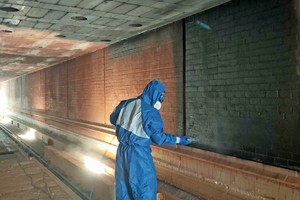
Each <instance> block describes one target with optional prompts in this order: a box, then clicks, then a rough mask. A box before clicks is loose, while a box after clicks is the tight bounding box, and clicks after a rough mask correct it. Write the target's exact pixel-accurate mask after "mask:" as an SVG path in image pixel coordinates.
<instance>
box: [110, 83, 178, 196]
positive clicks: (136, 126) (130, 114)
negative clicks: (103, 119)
mask: <svg viewBox="0 0 300 200" xmlns="http://www.w3.org/2000/svg"><path fill="white" fill-rule="evenodd" d="M164 91H165V86H164V85H163V84H162V83H161V82H159V81H151V82H150V83H149V84H148V85H147V86H146V88H145V89H144V91H143V94H142V95H141V96H139V97H137V98H135V99H129V100H126V101H122V102H121V103H120V104H119V105H118V106H117V107H116V108H115V110H114V111H113V113H112V114H111V115H110V121H111V123H112V124H113V125H114V126H115V127H116V136H117V138H118V140H119V142H120V144H119V147H118V150H117V155H116V164H115V182H116V199H117V200H127V199H130V200H132V199H134V200H156V193H157V180H156V171H155V166H154V163H153V158H152V156H151V151H152V150H151V147H150V144H151V143H152V142H154V143H156V144H158V145H164V144H170V145H174V144H175V143H176V137H175V136H173V135H171V134H166V133H164V129H163V126H164V124H163V121H162V119H161V116H160V113H159V111H158V110H157V109H155V108H154V107H153V106H154V104H155V103H156V101H157V100H158V99H159V97H160V95H161V94H162V93H163V92H164Z"/></svg>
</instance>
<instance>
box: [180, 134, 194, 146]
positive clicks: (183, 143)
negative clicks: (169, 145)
mask: <svg viewBox="0 0 300 200" xmlns="http://www.w3.org/2000/svg"><path fill="white" fill-rule="evenodd" d="M189 137H190V136H181V137H180V140H179V144H181V145H188V144H191V143H190V142H189V141H187V140H186V139H188V138H189Z"/></svg>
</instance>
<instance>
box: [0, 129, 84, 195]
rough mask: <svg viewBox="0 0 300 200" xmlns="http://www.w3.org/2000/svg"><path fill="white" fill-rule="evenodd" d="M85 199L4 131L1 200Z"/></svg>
mask: <svg viewBox="0 0 300 200" xmlns="http://www.w3.org/2000/svg"><path fill="white" fill-rule="evenodd" d="M27 199H41V200H48V199H49V200H50V199H51V200H54V199H64V200H71V199H72V200H73V199H76V200H77V199H78V200H79V199H81V198H79V197H78V196H77V195H76V194H75V193H74V192H73V191H72V190H70V189H69V188H68V187H67V186H66V185H65V184H64V183H62V182H61V181H60V180H59V179H58V178H57V177H56V176H54V175H53V174H52V173H51V172H50V171H49V170H48V169H46V168H45V167H44V166H43V165H42V164H40V163H39V162H38V161H37V160H36V159H35V158H28V157H27V156H25V155H24V153H23V152H22V150H20V149H19V148H18V146H17V145H16V144H15V143H14V142H13V141H12V140H11V139H10V138H8V137H7V136H6V135H5V134H4V133H3V131H2V130H0V200H27Z"/></svg>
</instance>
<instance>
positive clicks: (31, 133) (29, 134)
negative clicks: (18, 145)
mask: <svg viewBox="0 0 300 200" xmlns="http://www.w3.org/2000/svg"><path fill="white" fill-rule="evenodd" d="M19 137H20V138H22V139H25V140H33V139H35V130H34V129H32V128H31V129H30V130H29V131H28V132H27V133H26V134H25V135H19Z"/></svg>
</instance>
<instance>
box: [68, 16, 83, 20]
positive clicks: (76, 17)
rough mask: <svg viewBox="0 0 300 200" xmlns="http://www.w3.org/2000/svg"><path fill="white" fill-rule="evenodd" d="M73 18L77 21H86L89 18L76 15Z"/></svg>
mask: <svg viewBox="0 0 300 200" xmlns="http://www.w3.org/2000/svg"><path fill="white" fill-rule="evenodd" d="M71 19H73V20H75V21H85V20H87V18H86V17H83V16H75V17H71Z"/></svg>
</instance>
